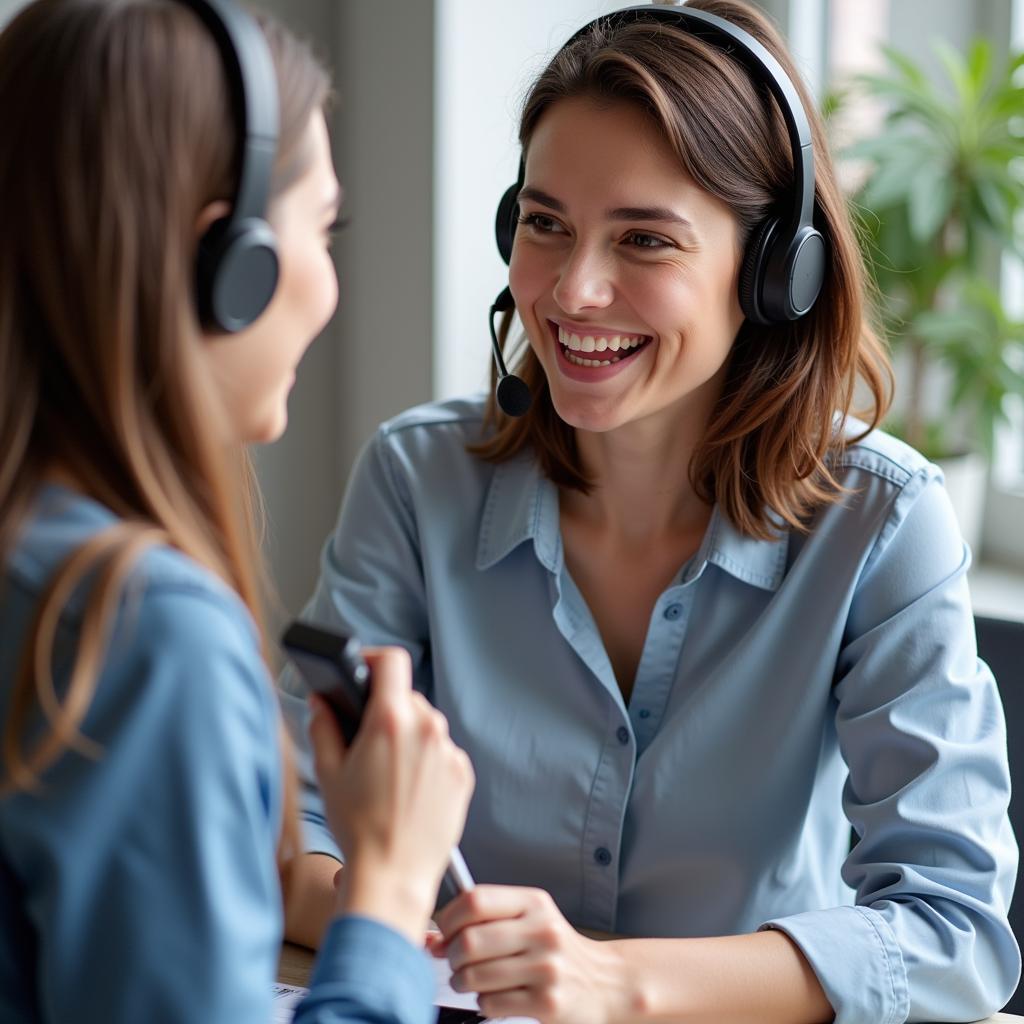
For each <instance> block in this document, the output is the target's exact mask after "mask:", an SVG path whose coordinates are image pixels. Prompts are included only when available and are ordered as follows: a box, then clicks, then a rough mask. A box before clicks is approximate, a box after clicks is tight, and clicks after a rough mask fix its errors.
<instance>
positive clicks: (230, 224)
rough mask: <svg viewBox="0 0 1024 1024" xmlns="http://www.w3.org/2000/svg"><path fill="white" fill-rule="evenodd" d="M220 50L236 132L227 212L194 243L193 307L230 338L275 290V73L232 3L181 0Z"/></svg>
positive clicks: (250, 23)
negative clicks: (270, 201)
mask: <svg viewBox="0 0 1024 1024" xmlns="http://www.w3.org/2000/svg"><path fill="white" fill-rule="evenodd" d="M178 2H179V3H182V4H184V5H185V6H186V7H188V8H190V9H191V10H192V11H194V12H195V13H196V15H198V17H199V18H200V19H201V20H202V22H203V24H204V25H205V26H206V27H207V29H208V30H209V32H210V34H211V35H212V36H213V38H214V40H215V41H216V43H217V47H218V49H219V50H220V54H221V61H222V63H223V65H224V71H225V74H226V76H227V81H228V88H229V90H230V94H231V97H230V98H231V104H232V112H233V114H234V118H235V124H236V126H237V132H238V148H237V153H238V157H237V159H238V182H237V184H236V186H235V193H234V196H233V197H232V200H231V212H230V213H229V214H228V215H227V216H226V217H222V218H221V219H220V220H217V221H215V222H214V223H213V224H212V225H211V226H210V228H209V229H208V230H207V231H206V232H205V233H204V234H203V237H202V238H201V239H200V240H199V254H198V257H197V260H196V301H197V305H198V308H199V318H200V321H201V322H202V324H203V326H204V327H206V328H207V329H208V330H211V331H223V332H227V333H232V332H234V331H240V330H241V329H242V328H243V327H248V326H249V324H251V323H252V322H253V321H254V320H255V319H256V318H257V317H258V316H259V315H260V313H262V312H263V310H264V309H266V308H267V304H268V303H269V302H270V300H271V298H272V297H273V295H274V289H275V288H276V287H277V278H278V274H279V265H278V257H277V238H276V236H275V234H274V231H273V229H272V228H271V227H270V225H269V224H268V223H267V221H266V211H267V197H268V196H269V193H270V176H271V172H272V170H273V166H274V157H275V155H276V153H277V130H278V102H277V75H276V73H275V71H274V63H273V60H272V59H271V56H270V49H269V47H268V46H267V41H266V38H265V37H264V35H263V32H262V30H261V29H260V27H259V25H257V24H256V22H255V20H254V19H253V18H252V17H251V16H250V15H249V14H247V13H246V12H245V11H244V10H242V8H240V7H239V6H237V5H236V4H235V3H233V2H232V0H178Z"/></svg>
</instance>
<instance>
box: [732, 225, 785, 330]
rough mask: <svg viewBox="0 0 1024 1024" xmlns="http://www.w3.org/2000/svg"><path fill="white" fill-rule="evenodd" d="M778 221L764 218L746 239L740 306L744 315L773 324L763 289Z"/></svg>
mask: <svg viewBox="0 0 1024 1024" xmlns="http://www.w3.org/2000/svg"><path fill="white" fill-rule="evenodd" d="M778 227H779V220H778V218H777V217H769V218H768V219H767V220H763V221H761V223H760V224H758V225H757V226H756V227H755V228H754V230H753V231H751V232H750V238H749V239H748V241H747V248H746V251H745V252H744V253H743V266H742V267H741V268H740V281H739V291H740V308H741V309H742V310H743V315H744V316H745V317H746V318H747V319H748V320H750V321H751V322H752V323H755V324H770V323H772V322H773V321H772V319H771V318H770V317H769V315H768V313H767V311H766V310H765V308H764V303H763V296H762V289H763V287H764V278H765V271H766V269H767V266H768V258H769V256H770V255H771V247H772V241H773V240H774V238H775V234H776V232H777V231H778Z"/></svg>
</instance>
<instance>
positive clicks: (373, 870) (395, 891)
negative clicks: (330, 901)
mask: <svg viewBox="0 0 1024 1024" xmlns="http://www.w3.org/2000/svg"><path fill="white" fill-rule="evenodd" d="M436 889H437V886H436V885H434V886H433V887H431V886H430V885H425V884H424V883H423V882H422V881H416V880H413V879H410V878H409V877H408V875H407V874H403V873H399V872H397V871H395V870H394V869H392V868H387V867H382V866H380V865H377V864H365V865H364V864H361V863H355V864H353V862H352V861H348V862H346V865H345V870H344V871H343V872H342V873H341V879H340V882H339V884H338V891H337V896H336V898H335V913H336V914H339V915H340V914H359V915H361V916H363V917H370V918H373V919H374V920H377V921H380V922H381V923H382V924H385V925H388V926H389V927H391V928H394V929H395V930H396V931H398V932H401V933H402V934H403V935H405V936H406V938H408V939H409V941H410V942H412V943H413V944H414V945H416V946H419V945H422V943H423V937H424V935H425V933H426V928H427V922H428V921H429V920H430V914H431V912H432V911H433V909H434V903H435V901H436Z"/></svg>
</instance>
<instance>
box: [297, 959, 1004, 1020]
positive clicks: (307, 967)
mask: <svg viewBox="0 0 1024 1024" xmlns="http://www.w3.org/2000/svg"><path fill="white" fill-rule="evenodd" d="M312 969H313V952H312V950H309V949H306V947H305V946H296V945H295V944H294V943H291V942H286V943H285V944H284V945H283V946H282V947H281V960H280V962H279V963H278V965H277V980H278V981H282V982H284V983H285V984H286V985H303V986H305V985H308V984H309V973H310V971H311V970H312ZM1001 1021H1007V1022H1008V1021H1024V1017H1018V1016H1017V1015H1016V1014H1013V1013H996V1014H993V1015H992V1016H991V1017H986V1018H985V1020H984V1021H980V1022H978V1024H999V1022H1001Z"/></svg>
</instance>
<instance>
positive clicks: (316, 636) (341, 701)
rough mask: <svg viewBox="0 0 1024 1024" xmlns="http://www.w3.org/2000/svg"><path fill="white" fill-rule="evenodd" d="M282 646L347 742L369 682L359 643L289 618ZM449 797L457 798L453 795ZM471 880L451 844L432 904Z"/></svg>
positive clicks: (356, 724)
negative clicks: (438, 892) (447, 861)
mask: <svg viewBox="0 0 1024 1024" xmlns="http://www.w3.org/2000/svg"><path fill="white" fill-rule="evenodd" d="M282 644H283V646H284V648H285V650H286V651H287V653H288V655H289V657H290V658H291V659H292V661H293V662H294V663H295V665H296V667H297V668H298V669H299V671H300V673H301V674H302V676H303V678H304V679H305V680H306V682H307V683H308V685H309V687H310V689H311V690H312V691H313V692H314V693H317V694H319V695H320V696H321V697H323V699H324V700H325V701H326V703H327V704H328V706H329V707H330V708H331V711H332V712H333V714H334V717H335V719H336V720H337V722H338V725H339V727H340V729H341V732H342V735H343V736H344V737H345V742H346V744H347V745H351V744H352V742H353V740H354V739H355V736H356V734H357V733H358V730H359V725H360V722H361V721H362V718H363V714H364V712H365V710H366V705H367V701H368V699H369V694H370V692H371V688H372V685H373V680H372V673H371V671H370V668H369V666H368V665H367V663H366V661H365V659H364V658H363V656H362V651H361V648H360V645H359V642H358V641H357V640H356V639H355V638H353V637H345V636H342V635H340V634H338V633H334V632H331V631H329V630H325V629H321V628H319V627H317V626H312V625H310V624H308V623H303V622H293V623H292V624H291V625H290V626H289V627H288V629H287V630H286V631H285V634H284V636H283V638H282ZM452 797H453V799H456V798H457V796H456V794H454V793H453V794H452ZM473 884H474V883H473V877H472V875H471V874H470V872H469V869H468V867H467V866H466V862H465V860H464V859H463V856H462V854H461V852H460V851H459V849H458V847H457V846H455V847H453V848H452V850H451V854H450V859H449V864H448V868H447V870H446V871H445V874H444V877H443V879H442V881H441V889H440V895H439V899H438V902H437V905H438V906H439V907H440V906H443V905H444V904H445V903H447V902H448V900H449V899H451V898H453V897H454V896H456V895H458V894H459V893H460V892H465V891H467V890H469V889H472V888H473Z"/></svg>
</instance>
